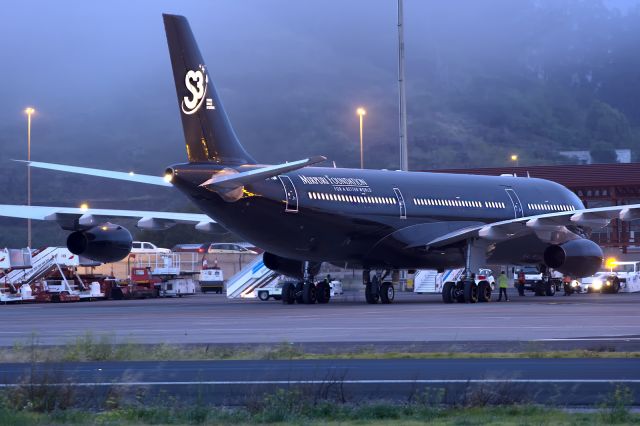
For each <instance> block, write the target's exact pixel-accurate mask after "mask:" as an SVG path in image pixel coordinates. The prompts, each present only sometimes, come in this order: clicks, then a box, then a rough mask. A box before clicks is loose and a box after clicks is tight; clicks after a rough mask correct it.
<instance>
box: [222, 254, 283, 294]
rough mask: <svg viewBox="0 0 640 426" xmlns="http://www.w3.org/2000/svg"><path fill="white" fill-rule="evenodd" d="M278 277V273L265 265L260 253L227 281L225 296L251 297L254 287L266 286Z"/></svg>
mask: <svg viewBox="0 0 640 426" xmlns="http://www.w3.org/2000/svg"><path fill="white" fill-rule="evenodd" d="M279 278H280V274H278V273H277V272H274V271H272V270H271V269H269V268H267V267H266V266H265V264H264V260H263V258H262V254H260V255H258V256H256V258H255V259H253V261H252V262H251V263H249V264H248V265H247V266H245V267H244V268H242V269H241V270H240V271H239V272H238V273H237V274H235V275H234V276H233V277H231V278H230V279H229V281H227V297H228V298H229V299H235V298H238V297H240V298H253V297H255V296H254V291H255V290H256V289H258V288H262V287H267V286H268V285H269V284H273V283H274V282H276V281H277V280H278V279H279Z"/></svg>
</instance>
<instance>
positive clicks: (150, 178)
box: [14, 160, 173, 186]
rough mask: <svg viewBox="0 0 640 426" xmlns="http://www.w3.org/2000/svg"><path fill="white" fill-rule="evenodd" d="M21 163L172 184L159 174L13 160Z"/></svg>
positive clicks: (157, 183)
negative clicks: (152, 174)
mask: <svg viewBox="0 0 640 426" xmlns="http://www.w3.org/2000/svg"><path fill="white" fill-rule="evenodd" d="M14 161H18V162H21V163H27V165H28V166H29V167H36V168H39V169H48V170H57V171H60V172H67V173H78V174H81V175H88V176H97V177H104V178H109V179H117V180H126V181H129V182H138V183H145V184H147V185H158V186H173V185H171V182H170V181H169V180H165V178H164V177H161V176H150V175H139V174H136V173H133V172H129V173H126V172H114V171H111V170H103V169H91V168H88V167H77V166H67V165H64V164H54V163H41V162H39V161H24V160H14Z"/></svg>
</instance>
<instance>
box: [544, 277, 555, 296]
mask: <svg viewBox="0 0 640 426" xmlns="http://www.w3.org/2000/svg"><path fill="white" fill-rule="evenodd" d="M544 294H545V296H555V295H556V283H554V282H553V281H552V280H548V281H547V282H546V283H544Z"/></svg>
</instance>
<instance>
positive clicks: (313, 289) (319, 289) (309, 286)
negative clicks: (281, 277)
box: [282, 262, 331, 305]
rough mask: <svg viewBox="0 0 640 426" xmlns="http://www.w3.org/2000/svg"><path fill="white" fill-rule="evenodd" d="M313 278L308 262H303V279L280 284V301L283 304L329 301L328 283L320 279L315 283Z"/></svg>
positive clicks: (311, 303) (310, 303)
mask: <svg viewBox="0 0 640 426" xmlns="http://www.w3.org/2000/svg"><path fill="white" fill-rule="evenodd" d="M313 278H314V277H313V275H312V274H311V270H310V268H309V262H305V265H304V278H303V281H300V282H297V283H294V282H288V283H285V284H284V285H283V286H282V303H283V304H285V305H293V304H294V303H296V302H298V303H300V304H304V305H313V304H314V303H320V304H325V303H329V300H330V299H331V287H330V286H329V283H328V282H326V281H320V282H319V283H317V284H315V283H314V282H313Z"/></svg>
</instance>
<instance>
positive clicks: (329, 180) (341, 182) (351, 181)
mask: <svg viewBox="0 0 640 426" xmlns="http://www.w3.org/2000/svg"><path fill="white" fill-rule="evenodd" d="M298 177H299V178H300V180H301V181H302V183H303V184H305V185H331V186H333V189H334V190H335V191H336V192H371V188H369V184H368V183H367V181H366V180H364V179H360V178H343V177H330V176H326V175H325V176H304V175H298Z"/></svg>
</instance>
